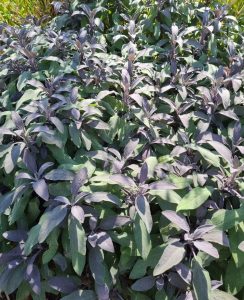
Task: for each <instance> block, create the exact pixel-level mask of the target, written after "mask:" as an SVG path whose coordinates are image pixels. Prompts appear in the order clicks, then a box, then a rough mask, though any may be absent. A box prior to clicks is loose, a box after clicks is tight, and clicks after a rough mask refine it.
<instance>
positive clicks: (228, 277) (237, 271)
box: [224, 259, 244, 295]
mask: <svg viewBox="0 0 244 300" xmlns="http://www.w3.org/2000/svg"><path fill="white" fill-rule="evenodd" d="M243 282H244V266H243V265H242V266H241V267H236V264H235V262H234V260H233V259H231V260H230V261H229V262H228V265H227V268H226V270H225V276H224V285H225V290H226V291H227V292H228V293H230V294H232V295H236V294H237V293H238V292H239V291H240V290H241V289H242V288H243Z"/></svg>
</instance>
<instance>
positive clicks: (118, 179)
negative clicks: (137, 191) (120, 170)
mask: <svg viewBox="0 0 244 300" xmlns="http://www.w3.org/2000/svg"><path fill="white" fill-rule="evenodd" d="M110 179H111V180H112V181H114V182H115V183H117V184H119V185H121V186H122V187H125V188H129V187H135V183H134V181H133V180H132V179H131V178H130V177H127V176H125V175H121V174H117V175H112V176H110Z"/></svg>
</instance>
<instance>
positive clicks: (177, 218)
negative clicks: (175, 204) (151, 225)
mask: <svg viewBox="0 0 244 300" xmlns="http://www.w3.org/2000/svg"><path fill="white" fill-rule="evenodd" d="M162 214H163V215H164V216H165V217H166V218H167V219H169V220H170V221H171V222H172V223H174V224H176V225H177V226H178V227H180V228H181V229H183V230H184V231H186V232H189V231H190V227H189V225H188V223H187V221H186V218H185V217H184V216H183V215H180V214H177V213H176V212H174V211H172V210H165V211H163V212H162Z"/></svg>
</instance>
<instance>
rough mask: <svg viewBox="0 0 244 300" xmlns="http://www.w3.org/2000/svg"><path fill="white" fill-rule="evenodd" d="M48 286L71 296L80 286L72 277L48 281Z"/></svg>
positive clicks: (58, 277) (54, 278)
mask: <svg viewBox="0 0 244 300" xmlns="http://www.w3.org/2000/svg"><path fill="white" fill-rule="evenodd" d="M48 284H49V285H50V286H51V287H52V288H53V289H55V290H57V291H59V292H62V293H65V294H70V293H72V292H74V291H75V290H77V289H78V287H79V285H78V284H77V283H76V282H75V281H74V280H73V279H72V278H70V277H66V276H55V277H52V278H50V279H49V280H48Z"/></svg>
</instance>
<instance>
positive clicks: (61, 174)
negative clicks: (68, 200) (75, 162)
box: [44, 169, 74, 181]
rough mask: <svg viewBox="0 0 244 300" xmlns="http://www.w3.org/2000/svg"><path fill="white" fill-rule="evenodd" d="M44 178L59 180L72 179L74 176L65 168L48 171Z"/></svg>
mask: <svg viewBox="0 0 244 300" xmlns="http://www.w3.org/2000/svg"><path fill="white" fill-rule="evenodd" d="M44 177H45V179H48V180H52V181H59V180H63V181H65V180H68V181H69V180H72V179H73V178H74V173H73V172H71V171H68V170H65V169H56V170H52V171H50V172H48V173H47V174H46V175H45V176H44Z"/></svg>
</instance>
